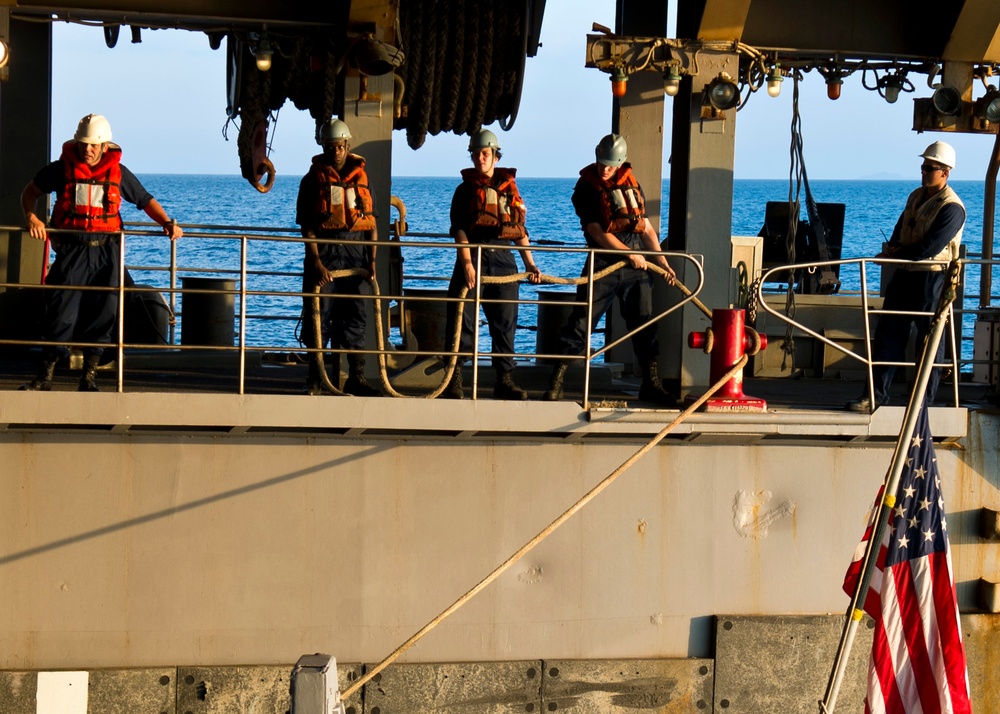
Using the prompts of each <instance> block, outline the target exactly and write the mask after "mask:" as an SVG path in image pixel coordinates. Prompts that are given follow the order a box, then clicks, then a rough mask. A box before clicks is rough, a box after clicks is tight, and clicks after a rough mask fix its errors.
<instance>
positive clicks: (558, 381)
mask: <svg viewBox="0 0 1000 714" xmlns="http://www.w3.org/2000/svg"><path fill="white" fill-rule="evenodd" d="M568 367H569V365H568V364H566V363H565V362H559V363H558V364H556V366H555V368H554V369H553V370H552V376H551V377H549V388H548V390H547V391H546V392H545V394H544V395H543V396H542V399H544V400H545V401H547V402H557V401H559V400H560V399H562V398H563V380H564V379H566V369H567V368H568Z"/></svg>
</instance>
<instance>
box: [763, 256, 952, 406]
mask: <svg viewBox="0 0 1000 714" xmlns="http://www.w3.org/2000/svg"><path fill="white" fill-rule="evenodd" d="M966 262H968V261H962V263H963V264H964V263H966ZM869 264H875V265H879V266H885V265H906V266H913V265H923V266H928V267H930V266H942V267H944V268H945V269H946V268H947V266H948V261H941V260H921V261H914V260H903V259H898V258H881V257H880V258H877V259H876V258H851V259H844V260H827V261H819V262H811V263H795V264H790V265H781V266H776V267H774V268H771V269H769V270H767V271H765V272H764V273H763V274H762V275H761V280H760V284H759V285H758V288H757V296H756V297H757V304H758V307H759V308H762V309H763V310H764V311H765V312H766V313H768V314H770V315H772V316H774V317H776V318H777V319H778V320H780V321H782V322H784V323H786V324H789V325H791V326H792V327H794V328H796V329H798V330H801V331H802V332H804V333H805V334H807V335H809V336H810V337H812V338H814V339H816V340H819V341H820V342H821V343H822V344H824V345H826V346H828V347H831V348H832V349H834V350H836V351H837V352H840V353H841V354H842V355H845V356H846V357H849V358H850V359H853V360H856V361H858V362H861V363H863V364H864V365H865V368H866V371H867V375H868V389H869V395H868V397H869V399H871V403H872V404H874V403H875V398H874V393H873V392H874V381H873V374H872V370H873V368H874V367H875V366H886V367H888V366H893V367H911V366H915V364H916V363H915V362H891V361H876V360H874V359H873V357H872V351H871V350H872V339H871V338H872V328H871V316H872V315H888V314H892V315H911V316H913V317H922V316H928V317H932V316H933V315H934V313H933V311H931V312H922V311H909V310H905V311H904V310H884V309H880V308H872V307H870V305H869V302H868V295H869V294H870V291H869V288H868V273H867V267H868V265H869ZM849 265H857V266H859V271H860V280H861V291H860V297H861V316H862V324H863V326H864V331H865V335H864V336H865V340H864V344H865V354H864V355H860V354H858V353H856V352H853V351H852V350H850V349H848V348H847V347H845V346H843V345H841V344H839V343H837V342H835V341H833V340H831V339H829V338H827V337H826V336H824V335H822V334H820V333H818V332H817V331H815V330H813V329H811V328H810V327H809V326H808V325H805V324H803V323H801V322H799V321H798V320H795V319H793V318H791V317H788V316H787V315H784V314H782V313H781V312H779V311H778V310H776V309H775V308H774V307H772V306H771V305H770V304H768V301H767V300H766V299H765V295H764V292H763V290H762V286H763V284H764V283H765V282H766V281H767V280H768V278H769V277H771V275H772V273H789V272H793V271H798V270H810V271H811V270H816V269H818V268H821V267H834V266H839V267H840V268H843V267H844V266H849ZM948 319H949V321H950V322H951V324H952V325H954V320H955V311H953V310H952V307H951V305H949V308H948ZM950 335H951V337H950V339H951V355H952V357H951V362H950V363H948V362H942V363H935V364H934V366H935V367H948V366H951V367H952V369H953V370H954V374H955V379H954V385H953V386H954V388H953V397H954V404H955V406H956V407H957V406H958V404H959V395H958V374H959V364H960V361H961V359H960V355H959V351H958V349H957V345H956V344H955V331H954V329H952V330H951V331H950Z"/></svg>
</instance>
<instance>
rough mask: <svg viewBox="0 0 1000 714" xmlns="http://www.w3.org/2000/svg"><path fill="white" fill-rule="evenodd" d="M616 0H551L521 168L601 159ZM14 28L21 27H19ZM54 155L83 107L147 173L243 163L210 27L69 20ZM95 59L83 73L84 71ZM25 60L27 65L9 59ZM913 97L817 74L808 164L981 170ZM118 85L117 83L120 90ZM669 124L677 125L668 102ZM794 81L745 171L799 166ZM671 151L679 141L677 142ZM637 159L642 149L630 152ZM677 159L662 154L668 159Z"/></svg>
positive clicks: (308, 144)
mask: <svg viewBox="0 0 1000 714" xmlns="http://www.w3.org/2000/svg"><path fill="white" fill-rule="evenodd" d="M614 5H615V3H614V0H548V2H547V3H546V13H545V20H544V23H543V26H542V35H541V39H542V47H541V48H540V49H539V52H538V56H536V57H534V58H531V59H529V60H528V62H527V67H526V74H525V82H524V93H523V96H522V101H521V108H520V113H519V115H518V118H517V121H516V122H515V125H514V127H513V128H512V129H511V131H509V132H501V131H500V130H499V128H498V127H496V126H493V127H490V128H491V129H493V130H495V131H497V133H498V134H499V135H500V138H501V143H502V145H503V148H504V163H505V164H508V165H512V166H516V167H517V168H518V173H519V175H520V176H525V177H528V176H538V177H542V176H575V175H576V173H577V171H578V170H579V169H580V167H581V166H583V165H584V164H586V163H588V162H590V161H592V160H593V147H594V145H595V144H596V143H597V141H598V140H599V139H600V137H601V136H602V135H604V134H605V133H607V132H608V131H609V130H610V122H611V91H610V83H609V80H608V76H607V75H606V74H603V73H601V72H598V71H597V70H594V69H586V68H585V67H584V66H583V63H584V53H585V35H586V34H587V33H588V32H590V31H591V24H592V23H593V22H599V23H601V24H603V25H607V26H613V25H614ZM12 29H13V30H16V24H15V25H14V26H13V27H12ZM53 44H54V48H53V63H54V78H53V92H52V94H53V100H52V103H53V119H52V122H53V152H54V153H57V152H58V147H59V145H60V144H61V142H62V141H63V140H65V139H67V138H69V137H70V136H71V135H72V133H73V130H74V129H75V126H76V122H77V121H78V120H79V118H80V117H81V116H83V115H84V114H88V113H90V112H96V113H101V114H105V115H106V116H107V117H108V119H109V120H110V122H111V125H112V129H113V132H114V135H115V140H116V141H118V142H119V143H120V144H121V145H122V146H123V149H124V152H125V154H124V155H125V161H126V163H127V164H128V165H129V167H130V168H132V169H133V170H134V171H137V172H139V173H217V174H230V173H231V174H239V158H238V156H237V153H236V135H237V131H236V127H235V126H230V127H229V131H228V134H229V140H228V141H226V139H225V138H224V137H223V128H224V126H225V123H226V113H225V109H226V96H225V67H224V52H223V51H222V50H219V51H213V50H212V49H210V48H209V46H208V39H207V38H206V36H205V35H204V34H202V33H195V32H186V31H181V30H158V31H150V30H146V31H144V32H143V36H142V43H141V44H138V45H133V44H131V43H130V42H129V34H128V32H127V30H123V31H122V33H121V38H120V39H119V42H118V45H117V46H116V47H115V48H114V49H108V48H107V47H106V46H105V44H104V36H103V33H102V31H101V30H100V29H99V28H92V27H80V26H78V25H68V24H66V23H58V24H56V25H55V28H54V43H53ZM80 68H86V71H85V72H81V71H79V70H80ZM11 71H16V65H13V66H12V67H11ZM914 84H915V85H916V87H917V91H916V93H915V94H904V95H901V97H900V100H899V101H898V102H897V103H896V104H895V105H889V104H887V103H886V102H885V100H884V99H882V98H881V97H879V96H878V95H877V94H876V93H875V92H871V91H868V90H866V89H864V88H862V86H861V78H860V77H859V76H857V75H854V76H852V77H849V78H847V80H846V81H845V83H844V87H843V94H842V96H841V98H840V99H839V100H837V101H835V102H833V101H830V100H829V99H827V97H826V86H825V84H824V83H823V81H822V78H821V77H819V76H818V75H817V74H816V73H810V74H809V75H807V77H806V80H805V82H804V83H803V84H802V86H801V90H800V94H801V97H800V107H799V109H800V114H801V117H802V127H803V136H804V146H805V161H806V167H807V169H808V172H809V177H810V178H811V179H823V178H832V179H858V178H900V179H912V180H913V181H914V182H916V181H918V180H919V168H918V167H919V165H920V159H919V158H917V154H919V153H920V152H921V151H922V150H923V148H924V147H925V146H926V145H927V144H929V143H931V142H932V141H935V140H936V139H938V138H943V139H945V140H947V141H949V142H951V143H952V144H953V145H954V146H955V148H956V150H957V152H958V167H957V170H956V171H955V172H953V173H952V178H953V179H970V180H981V179H982V178H983V177H984V175H985V171H986V166H987V162H988V160H989V156H990V152H991V151H992V147H993V137H992V136H967V135H966V136H963V135H938V134H917V133H915V132H914V131H912V130H911V129H910V126H911V123H912V98H913V97H916V96H929V94H930V90H929V89H928V88H927V85H926V83H925V82H922V81H921V80H920V78H917V79H915V81H914ZM109 87H110V90H109ZM670 101H672V100H670V99H669V98H668V99H667V106H668V111H667V116H666V117H665V124H664V131H665V132H666V133H667V135H669V130H670V129H669V126H670V111H669V102H670ZM791 116H792V91H791V82H789V81H786V82H785V83H784V88H783V90H782V93H781V96H780V97H778V98H776V99H772V98H771V97H768V96H767V95H766V93H764V92H758V93H757V94H756V95H755V96H753V97H751V99H750V102H749V103H748V105H747V106H746V108H745V109H743V110H742V111H740V112H739V113H738V115H737V121H736V132H737V149H736V169H735V171H736V178H784V179H787V177H788V170H789V142H790V132H789V127H790V125H791ZM467 141H468V139H467V138H466V137H458V136H454V135H450V134H441V135H438V136H436V137H430V136H429V137H428V138H427V141H426V143H425V144H424V146H423V147H422V148H421V149H420V150H419V151H413V150H412V149H410V148H409V147H408V146H407V145H406V140H405V136H404V134H403V132H395V133H394V148H393V173H394V174H395V175H398V176H453V175H456V174H457V173H458V171H459V170H460V169H461V168H464V167H465V166H466V165H467V164H468V157H467V154H466V152H465V147H466V145H467ZM665 152H669V147H666V148H665ZM314 153H316V145H315V143H314V142H313V123H312V119H311V118H310V117H309V115H308V113H307V112H302V111H299V110H297V109H295V108H294V106H292V105H291V103H290V102H289V103H286V106H285V107H284V108H283V109H282V110H281V112H280V114H279V117H278V121H277V125H276V127H275V133H274V137H273V143H272V155H271V159H272V161H273V162H274V164H275V166H276V169H277V172H278V174H279V175H290V174H291V175H299V174H301V173H304V171H305V170H306V168H307V167H308V163H309V158H310V157H311V156H312V155H313V154H314ZM631 158H632V161H633V163H635V162H636V161H637V157H631ZM666 159H667V156H664V163H665V162H666Z"/></svg>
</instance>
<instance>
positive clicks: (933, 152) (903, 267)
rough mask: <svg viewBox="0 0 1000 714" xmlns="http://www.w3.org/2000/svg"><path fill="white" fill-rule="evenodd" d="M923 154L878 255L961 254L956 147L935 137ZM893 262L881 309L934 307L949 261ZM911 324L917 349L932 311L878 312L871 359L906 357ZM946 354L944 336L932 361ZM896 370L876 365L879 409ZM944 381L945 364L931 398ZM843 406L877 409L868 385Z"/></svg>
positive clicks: (932, 383)
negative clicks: (916, 182) (951, 180)
mask: <svg viewBox="0 0 1000 714" xmlns="http://www.w3.org/2000/svg"><path fill="white" fill-rule="evenodd" d="M920 156H921V157H922V158H923V160H924V163H923V165H922V166H921V167H920V177H921V179H920V183H921V185H920V188H918V189H916V190H915V191H913V193H911V194H910V196H909V198H907V199H906V207H905V208H904V209H903V213H902V215H900V217H899V220H897V221H896V227H895V228H894V229H893V231H892V235H891V236H890V237H889V243H888V245H887V246H886V248H885V251H884V252H883V253H881V254H879V255H878V256H876V257H886V258H905V259H907V260H912V261H920V260H954V259H956V258H958V249H959V246H960V244H961V241H962V229H963V228H964V227H965V205H964V204H963V203H962V199H960V198H959V197H958V195H957V194H956V193H955V191H954V189H952V188H951V186H949V185H948V176H950V175H951V171H952V169H954V168H955V149H954V148H952V146H951V145H950V144H946V143H945V142H943V141H935V142H934V143H933V144H931V145H930V146H928V147H927V148H926V149H925V150H924V153H922V154H920ZM894 265H895V267H896V272H895V273H893V275H892V278H891V279H890V280H889V285H888V286H887V287H886V290H885V300H884V302H883V303H882V309H883V310H892V311H897V313H898V312H910V313H913V312H924V313H933V312H934V311H935V310H936V309H937V303H938V300H939V299H940V298H941V291H942V289H943V288H944V285H945V282H946V280H947V268H946V266H945V265H944V264H939V265H913V266H910V265H909V264H904V263H896V264H894ZM912 324H915V325H916V326H917V342H916V345H917V351H918V352H919V351H920V350H922V349H923V344H924V340H925V338H926V337H927V335H928V334H929V333H930V331H931V318H930V316H928V315H920V316H915V315H912V314H911V315H902V314H888V313H887V314H884V315H880V316H879V319H878V324H877V325H876V326H875V336H874V338H873V340H872V360H873V361H875V362H902V361H904V359H905V352H906V344H907V342H909V339H910V326H911V325H912ZM943 359H944V340H941V343H940V344H939V345H938V351H937V354H936V355H935V358H934V361H935V362H941V361H942V360H943ZM895 372H896V368H895V367H894V366H889V365H876V366H874V367H872V376H873V378H874V392H875V408H876V409H877V408H878V407H880V406H882V405H884V404H887V403H888V402H889V385H890V384H892V378H893V375H894V374H895ZM940 381H941V369H940V368H935V369H933V370H932V371H931V375H930V380H929V381H928V383H927V392H926V394H927V397H926V398H927V403H928V404H930V403H931V402H933V401H934V397H935V395H936V394H937V388H938V384H939V383H940ZM844 408H845V409H848V410H849V411H853V412H869V413H870V412H872V411H874V409H873V408H872V403H871V398H870V397H869V396H868V390H867V389H865V393H864V394H862V395H861V396H860V397H858V398H857V399H854V400H852V401H850V402H848V403H847V404H846V405H844Z"/></svg>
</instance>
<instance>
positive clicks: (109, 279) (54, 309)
mask: <svg viewBox="0 0 1000 714" xmlns="http://www.w3.org/2000/svg"><path fill="white" fill-rule="evenodd" d="M87 238H91V236H88V237H87ZM60 242H61V244H60V246H59V247H58V248H57V249H56V260H55V262H54V263H53V264H52V268H51V270H50V271H49V274H48V277H47V278H46V280H45V283H46V285H80V286H95V287H107V288H117V287H118V251H119V245H118V243H117V242H116V241H112V240H108V241H107V242H106V243H105V244H104V245H99V246H93V247H91V246H88V245H86V244H84V243H81V242H79V241H75V240H73V239H70V238H68V237H62V236H60ZM117 315H118V293H117V292H115V291H96V290H87V291H81V290H48V291H46V298H45V318H44V322H43V338H44V339H46V340H52V341H53V342H74V341H76V342H102V343H110V342H112V334H113V333H114V329H115V319H116V317H117ZM46 352H47V353H49V354H53V355H61V356H63V357H65V356H66V355H68V354H69V349H68V348H67V347H64V346H52V347H51V348H47V349H46ZM83 353H84V357H87V356H90V355H94V356H100V355H101V354H103V353H104V348H102V347H87V348H84V350H83Z"/></svg>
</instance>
